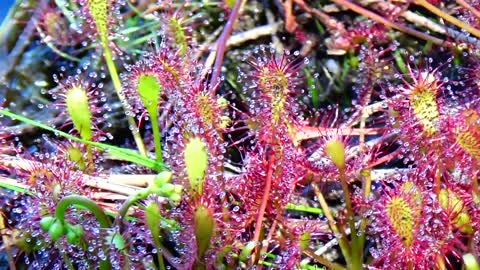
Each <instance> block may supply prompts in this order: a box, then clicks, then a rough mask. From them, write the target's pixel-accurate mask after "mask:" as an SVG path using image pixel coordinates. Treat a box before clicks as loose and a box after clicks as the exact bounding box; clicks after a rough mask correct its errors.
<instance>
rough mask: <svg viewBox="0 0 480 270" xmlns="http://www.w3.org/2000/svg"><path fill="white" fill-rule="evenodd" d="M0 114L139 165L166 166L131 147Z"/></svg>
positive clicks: (13, 114) (19, 116) (158, 167)
mask: <svg viewBox="0 0 480 270" xmlns="http://www.w3.org/2000/svg"><path fill="white" fill-rule="evenodd" d="M0 114H3V115H5V116H8V117H10V118H12V119H15V120H18V121H20V122H23V123H26V124H30V125H32V126H36V127H38V128H41V129H43V130H47V131H50V132H53V133H55V134H56V135H58V136H62V137H64V138H67V139H69V140H72V141H76V142H81V143H84V144H86V145H91V146H93V147H96V148H98V149H100V150H103V151H106V152H107V153H108V154H109V155H111V156H113V157H116V158H118V159H121V160H124V161H129V162H132V163H136V164H138V165H141V166H144V167H147V168H150V169H154V170H159V169H161V168H164V164H163V163H160V162H157V161H155V160H153V159H150V158H147V157H144V156H142V155H140V154H139V153H137V152H136V151H133V150H130V149H125V148H121V147H117V146H113V145H109V144H105V143H99V142H92V141H87V140H83V139H81V138H78V137H75V136H73V135H70V134H68V133H66V132H63V131H60V130H58V129H55V128H52V127H50V126H48V125H45V124H42V123H40V122H37V121H35V120H32V119H30V118H27V117H25V116H21V115H18V114H15V113H12V112H10V111H8V110H6V109H0Z"/></svg>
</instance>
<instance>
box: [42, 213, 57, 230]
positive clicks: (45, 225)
mask: <svg viewBox="0 0 480 270" xmlns="http://www.w3.org/2000/svg"><path fill="white" fill-rule="evenodd" d="M54 221H55V218H54V217H52V216H46V217H43V218H42V219H40V229H42V230H44V231H48V230H49V229H50V226H52V224H53V222H54Z"/></svg>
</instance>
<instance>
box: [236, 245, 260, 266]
mask: <svg viewBox="0 0 480 270" xmlns="http://www.w3.org/2000/svg"><path fill="white" fill-rule="evenodd" d="M256 246H257V243H256V242H254V241H250V242H248V243H247V245H246V246H245V247H243V248H242V251H241V252H240V256H239V257H238V258H239V259H240V261H241V262H247V261H248V258H249V257H250V254H252V252H253V250H254V249H255V247H256Z"/></svg>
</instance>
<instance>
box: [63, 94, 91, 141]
mask: <svg viewBox="0 0 480 270" xmlns="http://www.w3.org/2000/svg"><path fill="white" fill-rule="evenodd" d="M65 103H66V105H67V112H68V115H69V116H70V118H71V119H72V122H73V125H74V126H75V129H77V131H78V132H79V133H80V137H81V138H82V139H84V140H87V141H90V140H91V139H92V128H91V118H92V117H91V115H90V108H89V106H88V97H87V93H86V91H85V89H83V88H80V87H76V86H75V87H72V88H70V89H68V90H67V93H66V95H65Z"/></svg>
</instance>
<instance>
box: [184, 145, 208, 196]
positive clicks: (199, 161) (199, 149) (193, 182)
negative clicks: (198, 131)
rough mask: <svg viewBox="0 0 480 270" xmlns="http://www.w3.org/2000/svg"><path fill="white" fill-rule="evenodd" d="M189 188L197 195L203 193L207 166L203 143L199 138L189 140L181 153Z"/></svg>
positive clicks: (206, 155)
mask: <svg viewBox="0 0 480 270" xmlns="http://www.w3.org/2000/svg"><path fill="white" fill-rule="evenodd" d="M183 157H184V160H185V166H186V167H187V176H188V180H189V181H190V188H191V189H192V191H195V192H197V193H199V194H201V193H202V191H203V182H204V178H205V171H206V170H207V166H208V154H207V150H206V146H205V143H203V142H202V141H201V140H200V139H199V138H193V139H191V140H190V141H189V142H188V143H187V145H186V146H185V150H184V152H183Z"/></svg>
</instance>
